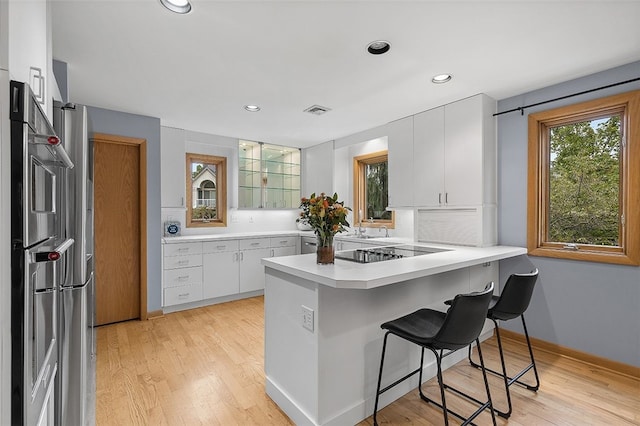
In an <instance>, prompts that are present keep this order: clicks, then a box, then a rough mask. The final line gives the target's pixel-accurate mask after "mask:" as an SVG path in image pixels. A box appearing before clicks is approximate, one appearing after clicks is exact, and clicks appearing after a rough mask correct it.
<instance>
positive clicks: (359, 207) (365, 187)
mask: <svg viewBox="0 0 640 426" xmlns="http://www.w3.org/2000/svg"><path fill="white" fill-rule="evenodd" d="M388 174H389V162H388V160H387V151H381V152H375V153H372V154H367V155H361V156H358V157H354V158H353V200H354V201H353V216H354V218H353V222H354V224H356V225H357V224H360V223H361V224H362V225H365V226H373V227H379V226H383V225H384V226H387V227H389V228H393V227H394V218H393V212H392V211H390V210H387V206H388V205H389V179H388Z"/></svg>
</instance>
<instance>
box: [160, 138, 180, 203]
mask: <svg viewBox="0 0 640 426" xmlns="http://www.w3.org/2000/svg"><path fill="white" fill-rule="evenodd" d="M160 145H161V151H160V152H161V155H160V167H161V169H162V173H161V174H160V188H161V191H162V193H161V205H162V207H178V208H184V207H185V205H184V196H185V187H186V184H185V177H186V172H185V167H186V162H185V160H184V158H185V156H184V155H185V131H184V130H182V129H174V128H172V127H161V128H160Z"/></svg>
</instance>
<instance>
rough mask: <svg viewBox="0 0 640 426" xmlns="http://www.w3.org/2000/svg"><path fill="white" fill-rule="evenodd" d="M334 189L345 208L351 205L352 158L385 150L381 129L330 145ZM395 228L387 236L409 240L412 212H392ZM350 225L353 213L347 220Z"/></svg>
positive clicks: (384, 131)
mask: <svg viewBox="0 0 640 426" xmlns="http://www.w3.org/2000/svg"><path fill="white" fill-rule="evenodd" d="M334 146H335V150H334V182H335V183H334V188H335V192H337V193H338V196H339V197H340V199H341V200H344V201H345V204H346V205H347V206H353V158H354V157H357V156H360V155H364V154H369V153H372V152H378V151H385V150H387V148H388V142H387V134H386V130H385V126H380V127H376V128H374V129H370V130H366V131H364V132H360V133H357V134H354V135H350V136H347V137H344V138H340V139H337V140H336V141H335V142H334ZM394 215H395V229H390V230H389V235H391V236H393V237H399V238H413V210H395V212H394ZM348 220H349V223H353V213H351V214H350V215H349V217H348Z"/></svg>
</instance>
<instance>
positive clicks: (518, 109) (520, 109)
mask: <svg viewBox="0 0 640 426" xmlns="http://www.w3.org/2000/svg"><path fill="white" fill-rule="evenodd" d="M638 80H640V77H636V78H632V79H631V80H627V81H620V82H618V83H613V84H609V85H607V86H601V87H596V88H595V89H590V90H585V91H583V92H578V93H573V94H571V95H566V96H560V97H559V98H554V99H549V100H548V101H542V102H536V103H535V104H529V105H525V106H521V107H518V108H513V109H509V110H507V111H502V112H496V113H495V114H493V116H494V117H495V116H497V115H502V114H509V113H511V112H516V111H520V115H524V110H525V109H526V108H532V107H535V106H538V105H543V104H548V103H550V102H555V101H560V100H562V99H567V98H572V97H574V96H580V95H584V94H585V93H591V92H596V91H598V90H603V89H608V88H610V87H615V86H620V85H622V84H628V83H633V82H634V81H638Z"/></svg>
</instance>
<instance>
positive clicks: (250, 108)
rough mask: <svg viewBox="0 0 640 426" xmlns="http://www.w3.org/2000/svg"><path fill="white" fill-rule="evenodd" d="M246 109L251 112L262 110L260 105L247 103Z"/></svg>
mask: <svg viewBox="0 0 640 426" xmlns="http://www.w3.org/2000/svg"><path fill="white" fill-rule="evenodd" d="M244 109H246V110H247V111H249V112H258V111H260V107H259V106H258V105H245V106H244Z"/></svg>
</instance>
